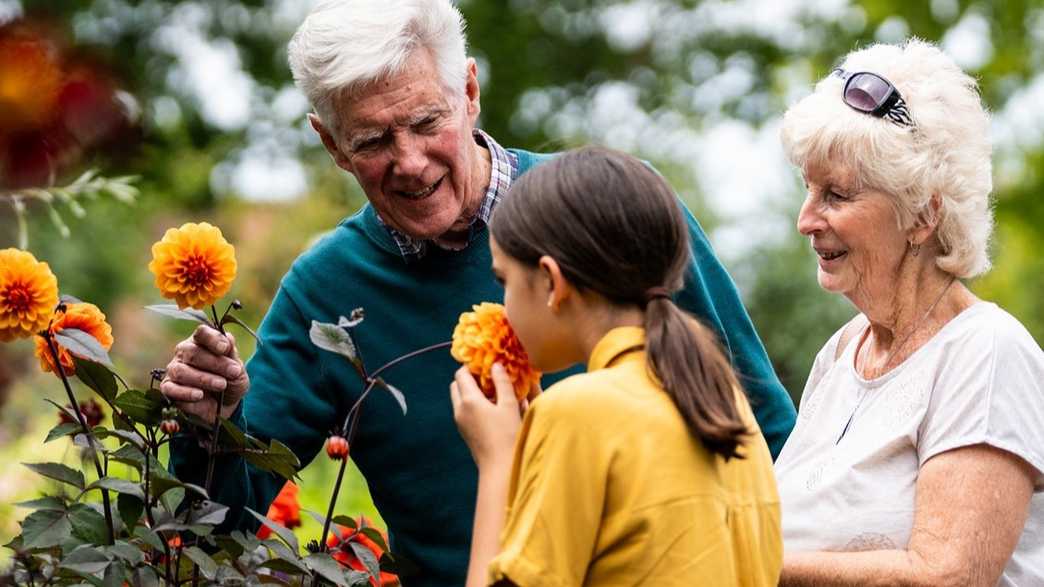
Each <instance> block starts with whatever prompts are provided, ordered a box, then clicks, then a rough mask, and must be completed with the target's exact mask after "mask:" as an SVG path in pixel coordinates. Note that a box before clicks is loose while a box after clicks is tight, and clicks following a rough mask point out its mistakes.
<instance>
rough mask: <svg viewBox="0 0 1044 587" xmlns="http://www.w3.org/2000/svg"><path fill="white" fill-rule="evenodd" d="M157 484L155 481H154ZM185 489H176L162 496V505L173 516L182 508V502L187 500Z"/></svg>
mask: <svg viewBox="0 0 1044 587" xmlns="http://www.w3.org/2000/svg"><path fill="white" fill-rule="evenodd" d="M153 482H155V481H153ZM185 493H186V491H185V488H184V487H175V488H173V489H170V490H167V491H165V492H163V495H161V496H160V498H159V500H160V503H161V504H163V507H164V508H166V510H167V512H169V513H170V514H171V515H173V514H174V513H176V512H177V511H178V507H179V506H181V502H182V501H184V500H185Z"/></svg>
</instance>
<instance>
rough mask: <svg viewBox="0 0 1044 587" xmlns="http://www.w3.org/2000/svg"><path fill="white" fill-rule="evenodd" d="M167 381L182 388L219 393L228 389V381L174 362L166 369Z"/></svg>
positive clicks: (185, 364)
mask: <svg viewBox="0 0 1044 587" xmlns="http://www.w3.org/2000/svg"><path fill="white" fill-rule="evenodd" d="M167 379H169V380H170V381H171V382H172V383H175V384H177V385H181V386H184V387H194V388H196V389H201V390H204V391H211V392H214V393H220V392H222V391H225V389H226V388H228V381H227V380H226V379H225V378H224V377H222V376H220V375H215V374H213V373H209V372H207V371H203V370H201V369H196V368H195V367H193V366H191V365H189V364H187V363H180V362H174V363H171V364H170V365H169V366H168V367H167Z"/></svg>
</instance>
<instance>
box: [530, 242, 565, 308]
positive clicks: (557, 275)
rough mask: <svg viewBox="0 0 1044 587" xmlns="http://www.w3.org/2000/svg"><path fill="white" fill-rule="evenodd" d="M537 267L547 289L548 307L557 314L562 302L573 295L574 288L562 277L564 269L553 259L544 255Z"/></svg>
mask: <svg viewBox="0 0 1044 587" xmlns="http://www.w3.org/2000/svg"><path fill="white" fill-rule="evenodd" d="M537 266H538V267H539V269H540V273H541V278H542V282H543V284H544V285H545V287H546V288H547V307H548V308H551V311H552V312H557V311H558V308H559V307H560V306H561V305H562V302H564V301H565V300H566V299H568V298H569V296H570V295H572V292H573V286H572V284H570V283H569V281H567V280H566V278H565V276H563V275H562V268H561V267H559V266H558V261H555V260H554V259H553V258H551V257H549V256H547V255H544V256H542V257H540V260H539V261H537Z"/></svg>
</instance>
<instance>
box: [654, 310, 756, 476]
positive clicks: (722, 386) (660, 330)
mask: <svg viewBox="0 0 1044 587" xmlns="http://www.w3.org/2000/svg"><path fill="white" fill-rule="evenodd" d="M656 293H659V292H656ZM647 299H648V302H647V303H646V305H645V336H646V341H645V345H646V357H647V360H648V363H649V367H650V368H651V369H652V371H653V373H654V374H655V375H656V377H657V378H659V380H660V382H661V384H662V385H663V388H664V390H665V391H666V392H667V394H668V395H669V396H670V397H671V399H672V400H673V401H674V405H675V406H677V408H678V411H679V412H681V415H682V417H683V418H684V419H685V423H686V424H687V425H688V426H689V430H690V431H691V432H692V434H693V435H694V436H695V437H696V438H699V439H700V440H701V441H702V442H703V445H704V446H705V447H707V450H709V451H711V452H712V453H717V454H719V455H721V456H723V457H725V460H728V459H730V458H734V457H735V458H740V459H741V458H743V455H742V454H741V453H740V452H739V447H740V446H741V445H742V444H743V437H744V436H746V435H748V434H750V430H748V429H747V426H746V424H744V422H743V419H742V418H741V417H740V413H739V410H738V409H737V406H736V393H737V390H738V389H739V383H738V381H737V380H736V376H735V374H734V373H733V371H732V365H731V364H730V363H729V360H728V359H727V358H726V357H725V354H724V352H722V350H721V347H720V346H719V345H718V343H717V341H716V340H715V338H714V336H713V334H712V333H711V332H709V331H708V330H707V328H705V327H704V326H703V325H701V324H700V323H699V322H698V321H696V320H695V319H693V318H692V317H691V316H689V315H688V314H686V313H685V312H683V311H682V310H681V309H680V308H678V306H676V305H674V302H673V301H671V299H670V298H669V297H667V296H662V295H649V296H647Z"/></svg>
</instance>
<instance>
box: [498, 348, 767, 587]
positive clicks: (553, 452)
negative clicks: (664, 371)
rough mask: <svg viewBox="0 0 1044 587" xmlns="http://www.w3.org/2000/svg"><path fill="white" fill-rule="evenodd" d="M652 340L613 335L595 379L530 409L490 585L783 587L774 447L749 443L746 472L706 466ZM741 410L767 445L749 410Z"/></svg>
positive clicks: (596, 358)
mask: <svg viewBox="0 0 1044 587" xmlns="http://www.w3.org/2000/svg"><path fill="white" fill-rule="evenodd" d="M644 338H645V332H644V330H643V329H641V328H636V327H624V328H615V329H613V330H611V331H609V332H608V333H607V334H606V335H605V337H604V338H602V340H601V341H600V342H599V343H598V344H597V346H596V347H595V349H594V351H593V352H592V353H591V358H590V361H589V363H588V372H587V373H584V374H581V375H575V376H573V377H569V378H568V379H564V380H562V381H561V382H559V383H557V384H555V385H553V386H552V387H550V388H549V389H548V390H547V391H546V392H545V393H544V394H543V395H542V396H541V397H540V398H539V399H537V400H536V401H534V402H533V404H532V405H531V406H530V407H529V410H528V411H527V412H526V415H525V418H524V419H523V422H522V429H521V431H520V433H519V437H518V440H517V443H516V445H515V461H514V466H513V469H512V473H511V483H510V488H509V494H508V512H507V519H506V523H505V527H504V531H503V533H502V534H501V536H500V545H501V550H500V553H499V554H498V555H497V557H496V558H494V559H493V561H492V562H491V563H490V566H489V583H490V584H493V583H495V582H497V581H500V580H505V579H506V580H509V581H511V582H512V583H514V584H516V585H520V586H522V587H538V586H539V587H566V586H573V585H656V586H658V587H670V586H679V587H682V586H684V587H693V586H696V585H711V586H715V587H721V586H726V587H727V586H731V585H737V586H766V587H767V586H774V585H776V584H777V582H778V580H779V570H780V565H781V564H782V558H783V542H782V537H781V533H780V510H779V497H778V495H777V493H776V482H775V478H774V477H773V473H772V458H771V456H770V455H769V451H768V447H767V446H766V444H765V440H764V438H763V437H762V436H761V434H760V431H758V433H757V434H755V435H753V436H751V437H750V438H749V439H748V440H747V444H746V445H745V448H744V454H745V455H746V458H745V459H742V460H739V459H732V460H730V461H729V462H728V463H726V462H725V460H724V459H723V458H721V457H719V456H715V455H712V454H711V453H709V452H708V451H707V449H705V448H704V447H703V445H702V444H701V443H700V442H699V441H698V440H696V439H695V438H694V437H693V436H692V435H691V434H690V433H689V430H688V428H687V427H686V425H685V421H684V420H683V419H682V417H681V414H679V412H678V410H677V408H675V406H674V403H673V402H672V401H671V399H670V397H668V395H667V394H666V393H665V392H664V391H663V389H662V388H661V387H659V385H658V384H657V382H656V381H655V380H654V379H652V378H651V377H650V376H649V374H648V372H647V370H646V365H645V353H644V351H643V350H642V346H641V345H643V343H644ZM738 395H739V396H740V397H741V398H743V394H742V393H740V394H738ZM741 410H742V413H743V417H744V419H745V421H746V422H747V424H748V426H749V427H750V428H751V430H756V431H757V430H758V427H757V423H756V422H755V420H754V416H753V413H752V412H751V410H750V406H749V405H748V404H747V401H746V399H745V398H743V399H742V402H741Z"/></svg>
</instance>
